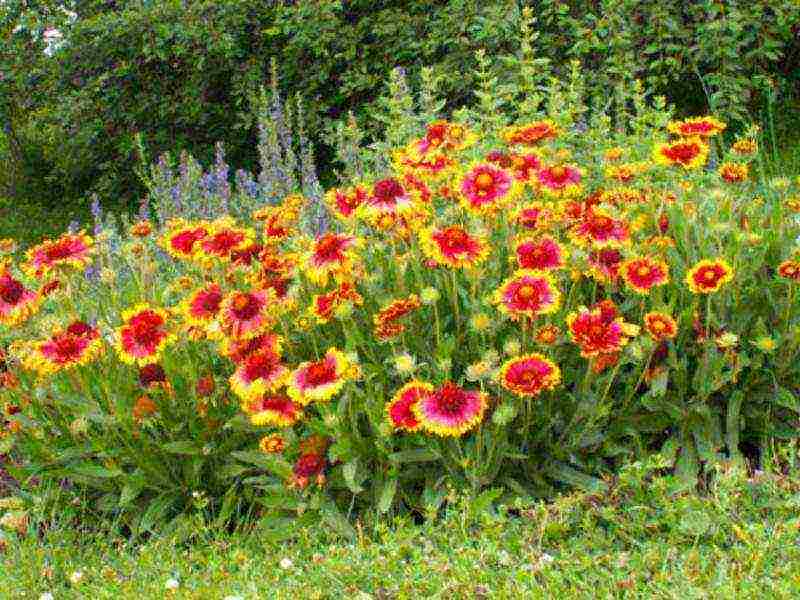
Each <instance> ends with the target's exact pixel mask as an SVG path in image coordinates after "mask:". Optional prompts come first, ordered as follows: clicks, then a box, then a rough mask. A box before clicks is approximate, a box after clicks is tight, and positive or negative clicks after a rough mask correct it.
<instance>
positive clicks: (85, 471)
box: [67, 463, 122, 479]
mask: <svg viewBox="0 0 800 600" xmlns="http://www.w3.org/2000/svg"><path fill="white" fill-rule="evenodd" d="M67 471H72V472H73V473H76V474H78V475H84V476H86V477H100V478H102V479H111V478H114V477H119V476H120V475H122V471H120V470H119V469H107V468H106V467H101V466H100V465H97V464H94V463H81V464H78V465H72V466H71V467H69V468H68V469H67Z"/></svg>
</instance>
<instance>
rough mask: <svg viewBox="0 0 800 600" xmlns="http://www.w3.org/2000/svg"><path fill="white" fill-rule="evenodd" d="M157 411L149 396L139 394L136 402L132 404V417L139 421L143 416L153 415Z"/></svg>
mask: <svg viewBox="0 0 800 600" xmlns="http://www.w3.org/2000/svg"><path fill="white" fill-rule="evenodd" d="M157 411H158V406H157V405H156V403H155V402H153V400H152V399H151V398H150V396H147V395H144V396H139V398H138V400H136V403H135V404H134V405H133V411H132V412H133V418H134V420H136V421H141V420H142V419H144V418H145V417H149V416H150V415H154V414H155V413H156V412H157Z"/></svg>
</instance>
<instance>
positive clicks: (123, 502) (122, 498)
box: [119, 478, 144, 508]
mask: <svg viewBox="0 0 800 600" xmlns="http://www.w3.org/2000/svg"><path fill="white" fill-rule="evenodd" d="M143 489H144V480H143V479H139V478H136V479H131V480H130V481H128V482H127V483H126V484H125V485H124V486H122V491H121V492H120V494H119V506H120V508H124V507H125V506H127V505H128V504H130V503H131V502H133V501H134V500H136V498H138V497H139V494H141V493H142V490H143Z"/></svg>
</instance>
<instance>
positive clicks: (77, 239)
mask: <svg viewBox="0 0 800 600" xmlns="http://www.w3.org/2000/svg"><path fill="white" fill-rule="evenodd" d="M93 252H94V240H92V238H90V237H89V236H88V235H85V234H83V233H76V234H72V233H65V234H64V235H62V236H61V237H59V238H58V239H55V240H50V239H47V240H45V241H43V242H42V243H41V244H38V245H37V246H34V247H33V248H31V249H30V250H28V251H27V252H26V253H25V257H26V259H27V262H26V263H25V264H24V265H23V267H22V268H23V270H24V271H25V272H26V273H28V274H29V275H32V276H35V277H42V276H43V275H46V274H47V273H49V272H50V271H52V270H53V269H56V268H59V267H69V268H72V269H77V270H80V269H84V268H86V266H87V265H88V264H89V263H90V262H91V261H92V254H93Z"/></svg>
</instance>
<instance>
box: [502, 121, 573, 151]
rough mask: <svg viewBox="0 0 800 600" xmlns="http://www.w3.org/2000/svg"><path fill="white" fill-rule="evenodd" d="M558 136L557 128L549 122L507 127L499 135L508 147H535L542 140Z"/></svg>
mask: <svg viewBox="0 0 800 600" xmlns="http://www.w3.org/2000/svg"><path fill="white" fill-rule="evenodd" d="M558 134H559V130H558V126H557V125H556V124H555V123H554V122H553V121H549V120H545V121H536V122H534V123H527V124H525V125H514V126H512V127H507V128H506V129H504V130H503V132H502V133H501V136H502V138H503V139H504V140H505V142H506V143H507V144H508V145H509V146H536V145H537V144H538V143H539V142H541V141H543V140H548V139H553V138H555V137H557V136H558Z"/></svg>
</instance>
